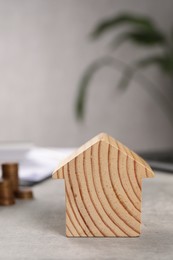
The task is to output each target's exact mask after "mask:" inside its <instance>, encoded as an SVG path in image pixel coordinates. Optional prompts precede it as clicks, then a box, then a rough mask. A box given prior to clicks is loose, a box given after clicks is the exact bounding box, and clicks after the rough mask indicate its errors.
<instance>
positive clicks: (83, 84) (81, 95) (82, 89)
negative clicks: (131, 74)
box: [75, 56, 125, 119]
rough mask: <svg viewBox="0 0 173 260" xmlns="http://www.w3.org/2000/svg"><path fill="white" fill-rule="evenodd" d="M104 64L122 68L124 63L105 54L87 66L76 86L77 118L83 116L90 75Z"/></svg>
mask: <svg viewBox="0 0 173 260" xmlns="http://www.w3.org/2000/svg"><path fill="white" fill-rule="evenodd" d="M104 66H110V67H116V68H118V69H119V68H121V70H122V67H124V66H125V64H124V63H123V62H121V61H119V60H118V59H115V58H113V57H109V56H106V57H102V58H100V59H97V60H96V61H95V62H93V63H92V64H91V65H89V66H88V68H87V69H86V70H85V72H84V74H83V76H82V78H81V80H80V81H79V86H78V89H79V90H78V96H77V100H76V103H75V112H76V116H77V118H78V119H82V118H83V117H84V112H85V111H84V110H85V101H86V96H87V89H88V86H89V84H90V81H91V79H92V77H93V76H94V75H95V73H96V72H97V71H98V70H99V69H101V68H102V67H104Z"/></svg>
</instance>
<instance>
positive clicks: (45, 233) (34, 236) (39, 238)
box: [0, 173, 173, 260]
mask: <svg viewBox="0 0 173 260" xmlns="http://www.w3.org/2000/svg"><path fill="white" fill-rule="evenodd" d="M33 192H34V196H35V199H34V200H32V201H19V200H18V201H17V203H16V204H15V205H14V206H10V207H0V259H2V260H4V259H18V260H19V259H22V260H25V259H48V260H51V259H118V260H120V259H135V258H136V259H139V260H140V259H145V260H146V259H153V260H154V259H157V260H159V259H169V260H171V259H173V175H171V174H170V175H169V174H161V173H158V174H156V178H154V179H145V180H144V181H143V194H142V199H143V203H142V222H143V224H142V234H141V236H140V237H139V238H66V237H65V191H64V182H63V180H52V179H50V180H48V181H46V182H44V183H42V184H40V185H37V186H35V187H34V188H33Z"/></svg>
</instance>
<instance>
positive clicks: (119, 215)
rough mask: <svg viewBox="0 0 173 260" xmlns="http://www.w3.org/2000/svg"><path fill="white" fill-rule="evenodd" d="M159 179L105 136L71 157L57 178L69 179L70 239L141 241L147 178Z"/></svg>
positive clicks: (144, 164) (56, 172)
mask: <svg viewBox="0 0 173 260" xmlns="http://www.w3.org/2000/svg"><path fill="white" fill-rule="evenodd" d="M151 177H154V173H153V171H152V170H151V168H150V166H149V165H148V164H147V163H146V162H145V161H144V160H143V159H142V158H140V157H139V156H138V155H137V154H135V153H134V152H132V151H131V150H129V149H128V148H127V147H126V146H124V145H122V144H121V143H120V142H118V141H116V140H115V139H113V138H112V137H110V136H108V135H107V134H99V135H98V136H96V137H94V138H93V139H91V140H90V141H89V142H87V143H86V144H84V145H83V146H82V147H81V148H79V149H78V150H77V151H76V152H75V153H74V154H72V156H70V157H69V158H68V159H66V160H65V161H64V162H63V163H62V164H61V165H60V166H59V167H58V169H57V170H55V172H54V173H53V178H54V179H65V191H66V235H67V236H68V237H136V236H139V235H140V233H141V193H142V191H141V189H142V179H143V178H151Z"/></svg>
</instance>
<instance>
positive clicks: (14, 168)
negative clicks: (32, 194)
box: [1, 163, 19, 191]
mask: <svg viewBox="0 0 173 260" xmlns="http://www.w3.org/2000/svg"><path fill="white" fill-rule="evenodd" d="M1 167H2V177H3V178H4V179H8V180H11V183H12V187H13V191H16V190H17V189H18V186H19V177H18V164H17V163H4V164H2V166H1Z"/></svg>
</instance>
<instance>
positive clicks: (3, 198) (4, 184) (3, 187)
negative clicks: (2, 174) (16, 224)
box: [0, 180, 15, 206]
mask: <svg viewBox="0 0 173 260" xmlns="http://www.w3.org/2000/svg"><path fill="white" fill-rule="evenodd" d="M14 203H15V200H14V193H13V189H12V184H11V181H10V180H0V205H1V206H8V205H12V204H14Z"/></svg>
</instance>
